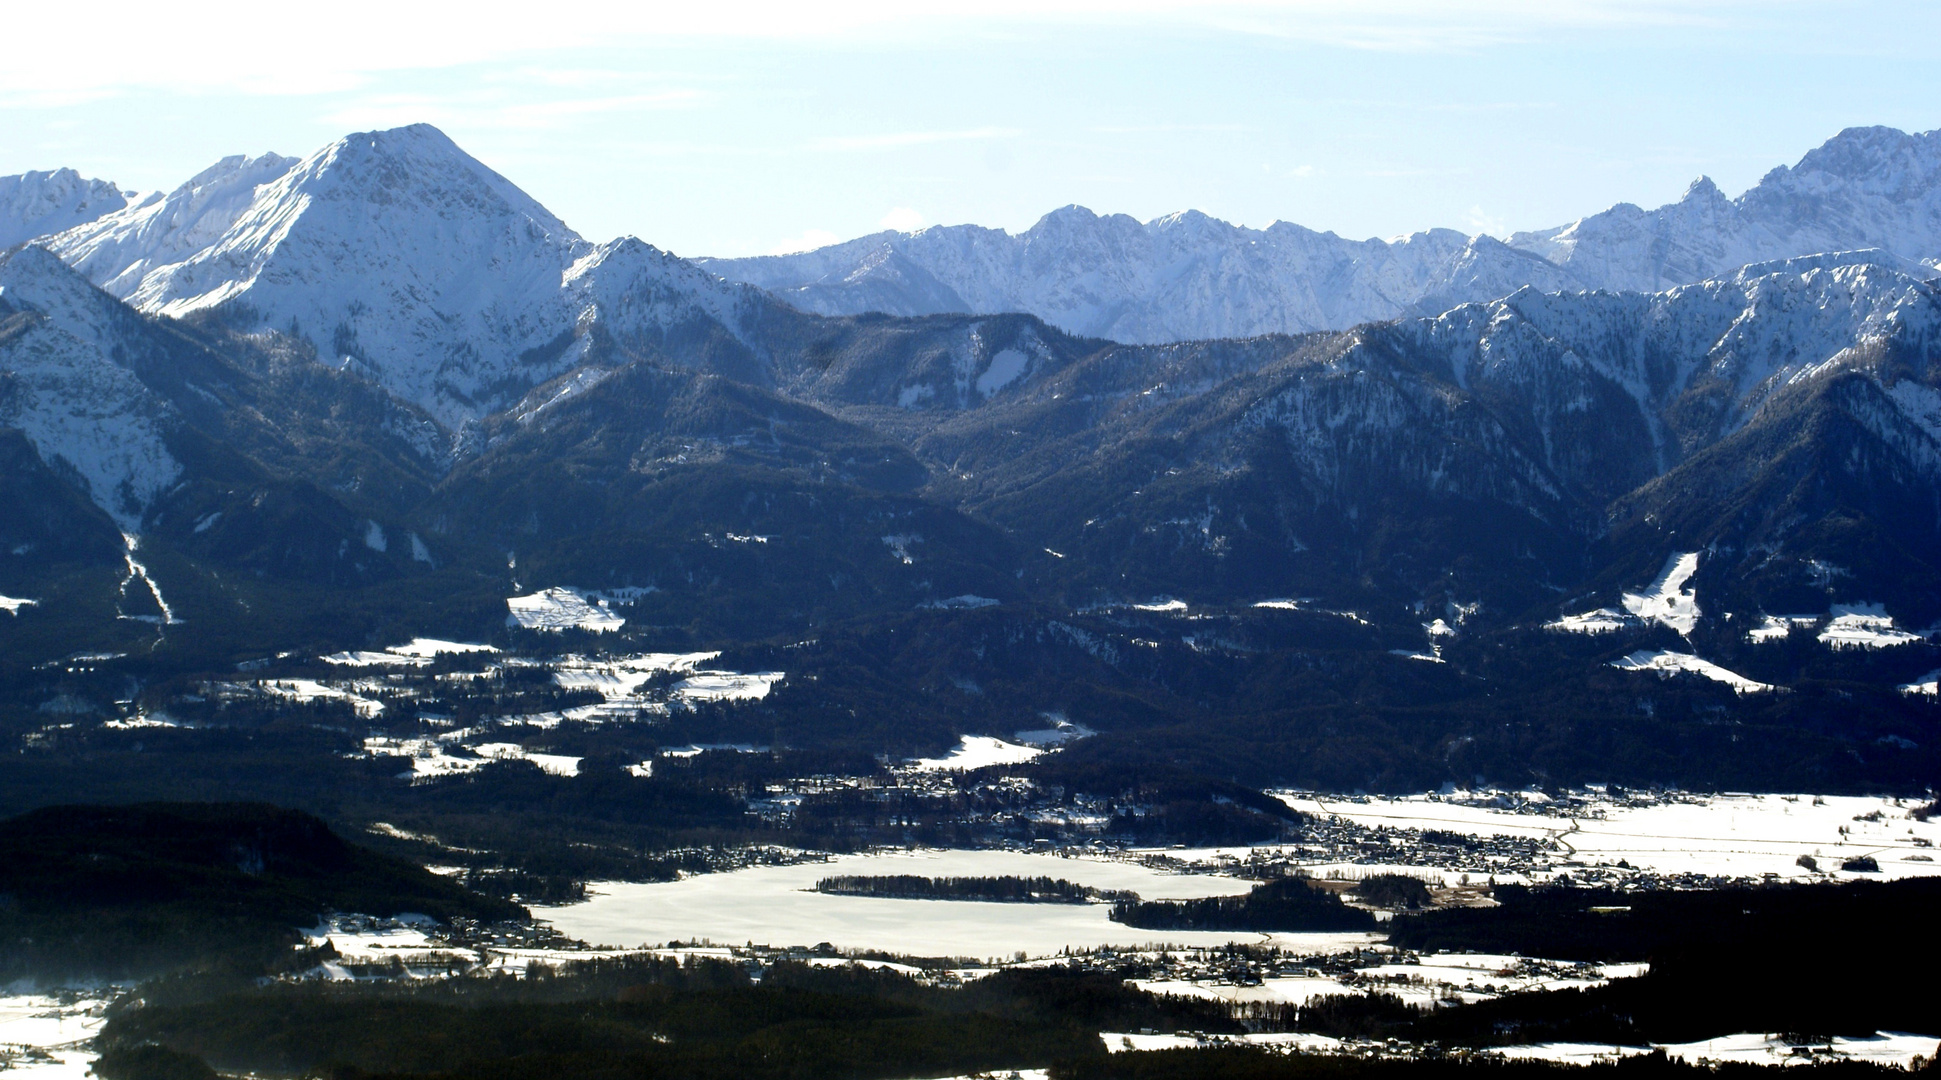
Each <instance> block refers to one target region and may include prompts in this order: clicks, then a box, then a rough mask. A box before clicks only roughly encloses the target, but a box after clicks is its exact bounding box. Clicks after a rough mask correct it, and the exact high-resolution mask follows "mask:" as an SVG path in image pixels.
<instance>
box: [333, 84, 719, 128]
mask: <svg viewBox="0 0 1941 1080" xmlns="http://www.w3.org/2000/svg"><path fill="white" fill-rule="evenodd" d="M702 97H703V95H702V94H701V93H700V92H699V91H695V90H685V89H683V90H663V91H659V92H656V93H650V94H621V95H615V96H610V97H582V98H560V99H556V100H552V101H514V100H511V99H510V98H509V97H508V96H507V95H503V94H471V95H459V96H449V97H447V96H438V95H431V94H389V95H376V96H371V97H366V98H362V99H360V100H356V101H353V102H351V103H350V104H348V105H345V106H342V107H340V108H338V109H334V110H332V111H330V112H328V113H326V114H324V116H323V117H322V119H323V120H324V121H325V122H326V123H329V124H333V125H336V126H339V127H352V128H361V127H396V126H399V125H403V124H415V123H421V122H422V123H430V124H437V125H441V126H450V127H459V128H465V129H469V130H487V129H520V128H553V127H557V126H559V125H560V124H562V123H565V122H570V121H572V120H575V119H578V118H582V117H595V116H608V115H612V114H616V113H629V112H652V111H662V110H667V109H681V108H688V107H691V106H693V105H695V104H697V103H698V102H700V101H701V99H702Z"/></svg>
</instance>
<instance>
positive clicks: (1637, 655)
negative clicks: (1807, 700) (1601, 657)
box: [1611, 649, 1775, 694]
mask: <svg viewBox="0 0 1941 1080" xmlns="http://www.w3.org/2000/svg"><path fill="white" fill-rule="evenodd" d="M1611 666H1612V667H1614V668H1617V669H1618V670H1620V671H1655V672H1657V673H1658V674H1659V675H1661V676H1669V675H1676V674H1678V673H1680V672H1689V673H1691V674H1693V675H1702V676H1704V677H1705V678H1708V679H1711V680H1712V681H1713V682H1719V683H1724V684H1725V685H1727V686H1730V687H1731V688H1732V689H1733V690H1734V691H1736V692H1738V693H1741V694H1757V693H1764V692H1766V691H1768V690H1773V689H1775V687H1774V686H1773V685H1772V684H1771V683H1762V682H1758V681H1756V680H1753V679H1748V678H1746V677H1745V676H1744V675H1740V674H1738V673H1737V672H1734V671H1728V670H1727V669H1725V668H1722V667H1720V666H1719V665H1717V664H1714V663H1712V662H1711V661H1710V660H1701V659H1699V658H1698V657H1696V656H1693V655H1692V654H1691V653H1680V652H1671V651H1669V650H1663V649H1661V650H1657V651H1652V650H1649V649H1640V650H1638V651H1637V652H1634V653H1632V654H1631V655H1629V656H1626V657H1624V658H1622V659H1619V660H1613V661H1611Z"/></svg>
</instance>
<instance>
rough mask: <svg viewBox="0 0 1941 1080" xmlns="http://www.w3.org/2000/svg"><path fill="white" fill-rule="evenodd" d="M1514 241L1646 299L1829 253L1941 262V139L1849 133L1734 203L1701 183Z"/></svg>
mask: <svg viewBox="0 0 1941 1080" xmlns="http://www.w3.org/2000/svg"><path fill="white" fill-rule="evenodd" d="M1510 243H1511V244H1513V245H1515V246H1516V247H1518V248H1521V249H1523V250H1526V251H1529V252H1532V253H1533V254H1537V255H1541V256H1543V257H1545V258H1546V259H1549V260H1550V261H1552V262H1553V263H1556V264H1557V265H1559V266H1561V267H1563V268H1565V269H1566V270H1568V271H1570V272H1572V274H1573V275H1575V276H1576V277H1578V278H1580V279H1582V280H1584V281H1585V282H1586V283H1587V284H1594V285H1595V286H1597V287H1600V288H1607V289H1631V290H1638V291H1643V292H1655V291H1657V290H1659V289H1665V288H1670V287H1672V286H1675V285H1682V284H1685V283H1687V282H1693V281H1699V280H1702V279H1705V278H1709V277H1715V276H1718V275H1720V274H1725V273H1729V272H1730V271H1731V270H1732V269H1733V268H1734V267H1738V266H1743V265H1745V264H1747V263H1756V262H1764V261H1769V260H1773V259H1786V258H1792V257H1794V256H1799V255H1806V254H1809V253H1812V252H1820V251H1845V250H1853V249H1858V248H1882V249H1885V250H1886V251H1889V252H1892V253H1893V254H1895V255H1897V256H1900V257H1901V258H1903V259H1907V260H1909V261H1914V262H1918V261H1920V260H1923V259H1930V258H1933V257H1935V256H1936V255H1937V254H1941V131H1930V132H1926V133H1922V134H1914V135H1909V134H1906V133H1904V132H1900V131H1895V130H1893V129H1891V128H1881V127H1875V128H1849V129H1847V130H1846V131H1842V132H1841V133H1840V134H1838V135H1836V136H1834V137H1833V138H1832V139H1829V140H1828V141H1827V142H1826V143H1825V145H1823V146H1821V147H1819V148H1818V149H1816V150H1813V151H1812V152H1810V153H1808V154H1807V155H1806V156H1805V157H1803V158H1801V159H1800V162H1799V164H1798V165H1796V166H1794V167H1792V168H1790V169H1789V168H1787V167H1785V166H1783V165H1782V166H1780V167H1779V168H1776V169H1774V170H1772V171H1771V172H1769V173H1767V174H1766V176H1765V178H1764V179H1762V180H1760V181H1759V183H1758V184H1757V185H1756V186H1755V187H1753V188H1752V189H1751V190H1749V191H1747V192H1746V193H1745V194H1743V195H1741V196H1739V198H1737V199H1728V198H1726V197H1725V195H1724V194H1723V193H1722V192H1720V191H1719V189H1718V187H1717V186H1716V185H1714V184H1713V183H1712V182H1711V180H1709V179H1707V178H1705V177H1700V178H1699V179H1698V180H1696V181H1694V182H1693V184H1692V186H1691V187H1690V189H1688V190H1687V191H1686V192H1685V195H1684V197H1683V198H1682V199H1680V200H1679V201H1678V202H1675V203H1669V204H1667V205H1665V206H1661V207H1659V208H1658V209H1656V210H1650V211H1646V210H1641V209H1639V208H1638V207H1636V206H1632V205H1630V204H1629V203H1623V204H1619V205H1618V206H1614V207H1612V208H1611V209H1609V210H1606V211H1604V212H1603V213H1601V214H1594V215H1592V216H1590V217H1587V218H1582V219H1580V220H1578V221H1575V222H1572V223H1571V224H1569V225H1565V226H1562V227H1559V228H1555V229H1547V230H1542V231H1539V232H1529V233H1518V234H1517V235H1516V236H1514V237H1511V239H1510Z"/></svg>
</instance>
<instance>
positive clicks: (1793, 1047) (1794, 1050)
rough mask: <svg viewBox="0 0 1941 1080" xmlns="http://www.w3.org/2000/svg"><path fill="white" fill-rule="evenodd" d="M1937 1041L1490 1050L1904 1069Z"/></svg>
mask: <svg viewBox="0 0 1941 1080" xmlns="http://www.w3.org/2000/svg"><path fill="white" fill-rule="evenodd" d="M1938 1046H1941V1040H1937V1039H1934V1038H1931V1037H1929V1036H1926V1035H1911V1034H1907V1033H1905V1032H1894V1031H1880V1032H1875V1033H1874V1034H1873V1035H1870V1036H1865V1037H1862V1038H1845V1037H1839V1036H1836V1037H1834V1038H1832V1039H1828V1040H1826V1041H1823V1042H1811V1043H1793V1042H1788V1041H1787V1040H1786V1039H1784V1038H1782V1037H1781V1036H1778V1035H1765V1034H1752V1033H1747V1034H1740V1035H1723V1036H1720V1037H1719V1038H1716V1039H1700V1040H1699V1041H1698V1042H1690V1043H1659V1044H1655V1045H1652V1046H1613V1045H1611V1044H1610V1043H1539V1044H1536V1045H1533V1046H1505V1047H1501V1048H1499V1049H1497V1050H1496V1051H1494V1052H1495V1053H1500V1054H1502V1055H1503V1056H1504V1057H1506V1058H1512V1059H1516V1060H1526V1061H1529V1060H1534V1061H1555V1062H1562V1063H1564V1064H1570V1065H1592V1064H1596V1063H1598V1062H1600V1061H1612V1060H1615V1059H1617V1058H1620V1057H1631V1056H1633V1055H1635V1054H1647V1053H1650V1052H1651V1051H1652V1050H1663V1051H1664V1052H1665V1053H1666V1055H1667V1056H1669V1057H1674V1058H1679V1059H1681V1060H1684V1061H1688V1062H1691V1063H1693V1064H1700V1063H1705V1062H1721V1063H1724V1062H1740V1063H1744V1064H1748V1065H1810V1064H1812V1063H1814V1062H1816V1061H1839V1060H1852V1061H1870V1062H1873V1063H1874V1064H1877V1065H1886V1066H1890V1067H1893V1068H1897V1069H1906V1068H1911V1067H1913V1065H1914V1064H1915V1059H1916V1058H1925V1059H1932V1058H1933V1057H1934V1054H1935V1051H1936V1049H1937V1047H1938Z"/></svg>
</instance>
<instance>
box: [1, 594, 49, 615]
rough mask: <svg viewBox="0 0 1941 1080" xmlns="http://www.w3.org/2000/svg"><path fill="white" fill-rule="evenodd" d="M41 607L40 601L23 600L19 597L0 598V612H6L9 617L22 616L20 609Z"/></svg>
mask: <svg viewBox="0 0 1941 1080" xmlns="http://www.w3.org/2000/svg"><path fill="white" fill-rule="evenodd" d="M39 606H40V601H38V600H23V599H21V598H19V597H17V596H0V611H5V612H6V613H7V614H9V615H18V614H20V609H21V608H24V607H39Z"/></svg>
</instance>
